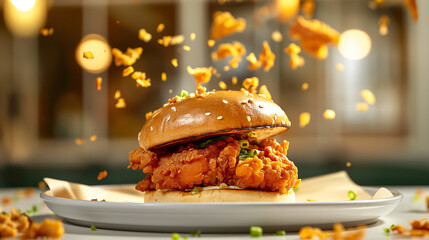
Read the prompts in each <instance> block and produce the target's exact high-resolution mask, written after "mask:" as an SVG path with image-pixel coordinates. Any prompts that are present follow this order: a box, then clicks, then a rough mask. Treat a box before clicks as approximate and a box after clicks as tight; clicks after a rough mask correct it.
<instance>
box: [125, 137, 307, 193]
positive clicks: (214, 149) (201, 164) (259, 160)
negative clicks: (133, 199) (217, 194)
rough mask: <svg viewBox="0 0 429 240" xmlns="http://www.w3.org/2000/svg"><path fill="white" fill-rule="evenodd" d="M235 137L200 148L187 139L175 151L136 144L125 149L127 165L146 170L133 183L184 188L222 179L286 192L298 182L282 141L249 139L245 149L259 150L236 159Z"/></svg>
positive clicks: (151, 187) (245, 186)
mask: <svg viewBox="0 0 429 240" xmlns="http://www.w3.org/2000/svg"><path fill="white" fill-rule="evenodd" d="M237 139H239V138H238V137H228V138H227V139H225V140H218V141H215V142H214V143H212V144H210V145H209V146H207V147H206V148H203V149H201V148H199V147H198V146H197V145H195V144H193V143H189V144H187V145H185V146H181V147H179V149H178V150H177V151H175V152H171V151H167V150H164V151H162V150H161V151H158V152H151V151H148V150H144V149H143V148H140V147H139V148H137V149H134V150H133V151H131V152H130V153H129V159H130V165H129V166H128V168H133V169H134V170H136V169H142V170H143V172H144V173H148V175H147V176H146V178H145V179H144V180H142V181H140V182H139V183H138V184H137V186H136V189H137V190H140V191H147V190H158V189H163V190H164V189H168V190H186V189H192V188H194V187H202V186H217V185H219V184H221V183H225V184H227V185H233V186H237V187H240V188H243V189H258V190H263V191H271V192H280V193H286V192H288V190H289V189H290V188H295V187H297V186H298V185H299V183H300V182H301V180H300V179H298V170H297V168H296V167H295V165H294V164H293V162H291V161H289V160H288V159H287V157H286V154H287V142H286V141H284V142H283V143H282V144H279V143H277V142H276V140H274V139H266V140H262V141H261V142H256V141H250V140H249V142H250V144H249V147H248V148H247V149H248V150H249V151H250V150H252V149H257V150H258V151H259V152H258V153H257V155H255V156H253V157H248V158H243V157H241V159H242V160H240V157H239V155H240V151H241V150H242V149H241V148H240V144H239V140H237Z"/></svg>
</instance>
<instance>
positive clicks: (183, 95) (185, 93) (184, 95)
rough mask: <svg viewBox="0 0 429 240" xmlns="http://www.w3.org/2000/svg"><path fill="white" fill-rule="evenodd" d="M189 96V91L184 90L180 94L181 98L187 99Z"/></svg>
mask: <svg viewBox="0 0 429 240" xmlns="http://www.w3.org/2000/svg"><path fill="white" fill-rule="evenodd" d="M188 95H189V94H188V91H186V90H182V91H181V92H180V95H179V97H181V98H185V97H187V96H188Z"/></svg>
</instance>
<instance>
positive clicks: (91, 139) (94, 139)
mask: <svg viewBox="0 0 429 240" xmlns="http://www.w3.org/2000/svg"><path fill="white" fill-rule="evenodd" d="M89 140H90V141H91V142H95V141H97V135H92V136H91V137H90V138H89Z"/></svg>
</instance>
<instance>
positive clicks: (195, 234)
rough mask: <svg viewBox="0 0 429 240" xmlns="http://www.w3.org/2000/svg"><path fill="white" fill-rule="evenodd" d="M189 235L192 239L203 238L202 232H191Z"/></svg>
mask: <svg viewBox="0 0 429 240" xmlns="http://www.w3.org/2000/svg"><path fill="white" fill-rule="evenodd" d="M189 234H191V236H192V237H200V236H201V231H200V230H195V231H192V232H190V233H189Z"/></svg>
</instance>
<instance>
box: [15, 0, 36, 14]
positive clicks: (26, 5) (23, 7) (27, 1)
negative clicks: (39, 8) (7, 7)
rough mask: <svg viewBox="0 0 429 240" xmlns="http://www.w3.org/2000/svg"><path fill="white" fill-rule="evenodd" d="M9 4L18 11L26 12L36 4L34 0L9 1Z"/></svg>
mask: <svg viewBox="0 0 429 240" xmlns="http://www.w3.org/2000/svg"><path fill="white" fill-rule="evenodd" d="M10 2H11V3H12V4H13V5H14V6H15V7H16V8H17V9H18V10H20V11H23V12H27V11H29V10H31V9H32V8H33V7H34V5H35V4H36V0H10Z"/></svg>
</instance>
